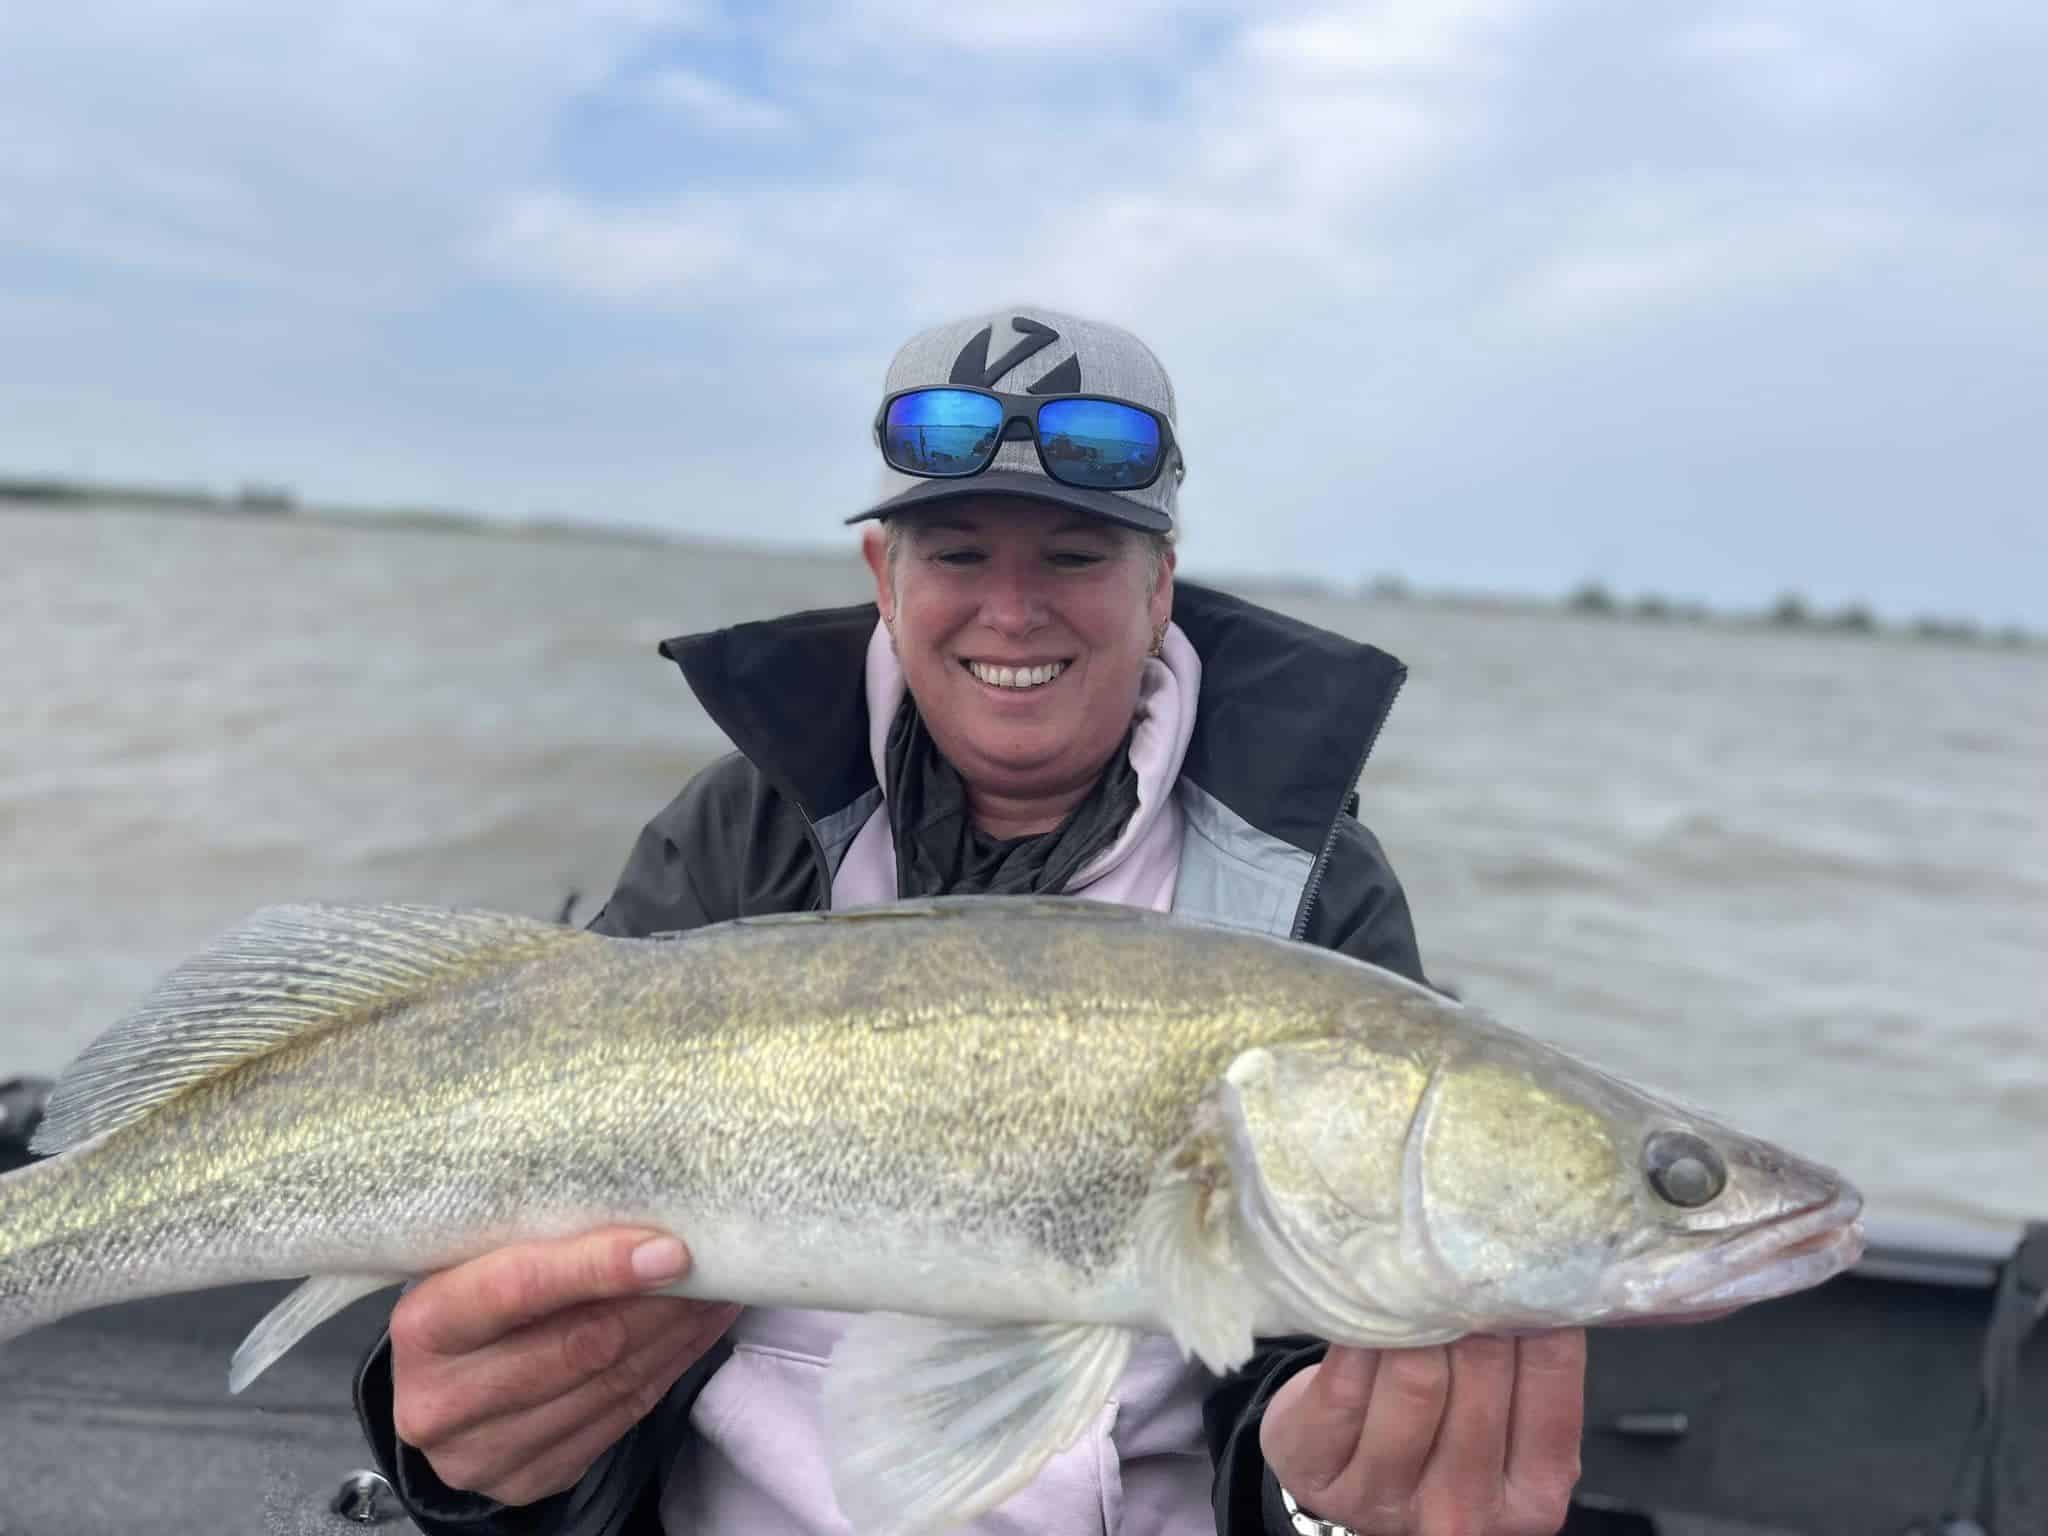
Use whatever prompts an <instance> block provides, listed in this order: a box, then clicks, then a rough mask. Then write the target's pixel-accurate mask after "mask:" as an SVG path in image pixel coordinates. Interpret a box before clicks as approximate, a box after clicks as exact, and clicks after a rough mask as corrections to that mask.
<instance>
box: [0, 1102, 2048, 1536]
mask: <svg viewBox="0 0 2048 1536" xmlns="http://www.w3.org/2000/svg"><path fill="white" fill-rule="evenodd" d="M48 1087H49V1085H48V1083H47V1082H46V1081H44V1080H41V1079H28V1078H16V1079H12V1080H9V1081H6V1082H0V1170H4V1169H5V1168H7V1167H10V1166H19V1165H20V1164H21V1163H23V1162H25V1161H27V1158H28V1154H27V1144H28V1138H29V1136H30V1135H31V1134H32V1132H33V1129H34V1124H35V1121H36V1119H37V1118H38V1117H39V1116H40V1111H41V1104H42V1096H43V1095H44V1094H45V1093H46V1092H47V1091H48ZM290 1289H291V1286H290V1284H288V1283H285V1284H270V1285H249V1286H235V1287H228V1288H224V1289H221V1290H217V1291H206V1292H200V1293H197V1294H194V1295H189V1296H172V1297H163V1298H159V1299H156V1300H152V1301H147V1302H135V1303H129V1304H125V1305H122V1306H115V1307H107V1308H103V1309H101V1310H99V1311H96V1312H89V1313H85V1314H82V1315H80V1316H78V1317H74V1318H70V1319H67V1320H66V1321H65V1322H62V1323H59V1324H57V1325H55V1326H54V1327H51V1328H47V1329H44V1330H41V1331H40V1332H37V1333H32V1334H29V1335H27V1336H26V1337H24V1338H20V1339H15V1340H10V1341H9V1342H8V1343H7V1344H6V1345H4V1346H0V1532H12V1531H23V1532H59V1531H62V1532H73V1531H77V1532H100V1531H104V1532H109V1533H112V1532H122V1531H131V1530H140V1529H144V1528H153V1529H170V1530H178V1531H191V1532H215V1531H218V1532H230V1531H233V1532H241V1531H249V1530H256V1529H261V1530H265V1531H269V1532H289V1533H315V1532H328V1533H333V1532H337V1531H347V1530H360V1529H362V1528H363V1525H364V1524H374V1525H375V1527H376V1528H377V1529H379V1530H382V1531H391V1532H401V1531H410V1530H412V1529H414V1527H413V1526H412V1525H411V1522H409V1521H407V1520H405V1519H404V1518H403V1516H402V1515H401V1514H400V1513H399V1512H398V1511H397V1508H396V1505H395V1503H393V1502H392V1501H391V1500H390V1498H389V1496H388V1494H386V1493H384V1492H383V1491H382V1490H380V1489H379V1488H378V1487H377V1486H376V1480H375V1479H374V1477H373V1475H370V1474H366V1473H365V1472H364V1471H363V1468H364V1463H365V1460H366V1456H367V1452H366V1449H365V1447H364V1444H363V1441H362V1438H361V1435H360V1432H359V1431H358V1429H357V1426H356V1419H355V1413H354V1409H353V1407H352V1406H351V1404H350V1401H349V1389H350V1384H351V1382H352V1380H353V1377H354V1372H355V1367H356V1365H357V1363H358V1362H359V1361H360V1360H361V1358H362V1356H363V1354H364V1353H365V1352H366V1351H367V1350H368V1348H369V1347H370V1345H371V1344H372V1343H373V1342H374V1341H375V1340H376V1339H377V1337H378V1335H379V1334H380V1333H381V1332H382V1329H383V1326H384V1321H385V1318H386V1317H387V1316H388V1315H389V1311H390V1297H389V1295H388V1293H387V1294H380V1295H375V1296H370V1297H366V1298H365V1299H364V1300H363V1301H361V1302H358V1303H357V1304H356V1305H354V1306H352V1307H350V1308H349V1309H348V1310H347V1311H345V1312H344V1313H342V1314H341V1315H340V1316H339V1317H337V1318H336V1319H334V1320H333V1321H332V1322H329V1323H326V1324H324V1325H322V1326H321V1327H320V1328H318V1329H316V1330H314V1332H313V1333H312V1335H311V1336H310V1337H308V1338H307V1339H306V1341H305V1342H303V1343H302V1344H300V1345H299V1346H298V1347H297V1348H295V1349H293V1350H292V1351H291V1352H290V1353H288V1354H286V1355H285V1356H284V1358H283V1359H282V1360H280V1361H279V1362H278V1363H277V1364H276V1365H274V1366H273V1367H271V1369H270V1371H269V1372H268V1373H267V1374H266V1375H265V1376H264V1377H263V1378H262V1379H261V1380H259V1381H258V1382H257V1383H256V1384H255V1385H254V1386H253V1387H251V1388H250V1390H249V1391H248V1392H246V1393H245V1394H243V1395H242V1396H241V1397H230V1396H229V1395H228V1392H227V1385H226V1383H227V1362H228V1358H229V1356H230V1355H232V1354H233V1352H234V1349H235V1346H236V1345H237V1344H239V1343H240V1342H241V1339H242V1336H243V1335H244V1334H245V1333H246V1332H247V1331H248V1329H249V1328H250V1327H251V1326H252V1325H253V1324H254V1323H255V1321H256V1320H257V1319H258V1318H260V1317H262V1316H263V1315H264V1314H265V1313H266V1312H268V1311H269V1309H270V1308H271V1307H272V1306H273V1305H274V1304H275V1303H276V1302H277V1301H279V1300H281V1299H282V1298H283V1297H284V1295H285V1294H286V1293H287V1292H288V1291H289V1290H290ZM2044 1307H2048V1222H2043V1223H2039V1224H2035V1225H2031V1226H2029V1227H2027V1228H2025V1229H2024V1231H2019V1232H2014V1233H2011V1234H2004V1235H1987V1234H1982V1233H1967V1232H1962V1231H1945V1230H1941V1229H1937V1228H1932V1227H1907V1226H1902V1225H1896V1224H1894V1225H1889V1226H1887V1225H1886V1224H1884V1223H1876V1224H1874V1226H1873V1230H1872V1232H1871V1241H1870V1244H1869V1247H1868V1250H1867V1252H1866V1253H1865V1254H1864V1256H1863V1259H1862V1260H1861V1262H1860V1263H1858V1264H1857V1265H1856V1267H1855V1268H1854V1269H1852V1270H1850V1271H1849V1272H1848V1273H1846V1274H1844V1275H1841V1276H1838V1277H1837V1278H1835V1279H1834V1280H1831V1281H1829V1282H1828V1283H1827V1284H1826V1285H1823V1286H1820V1287H1817V1288H1816V1289H1814V1290H1810V1291H1805V1292H1802V1293H1800V1294H1799V1295H1796V1296H1790V1297H1785V1298H1782V1299H1780V1300H1777V1301H1771V1302H1765V1303H1762V1304H1760V1305H1756V1306H1751V1307H1747V1308H1744V1309H1743V1310H1742V1311H1740V1312H1737V1313H1735V1314H1734V1315H1733V1316H1731V1317H1727V1318H1723V1319H1721V1320H1719V1321H1717V1322H1712V1323H1703V1324H1697V1325H1693V1326H1688V1327H1673V1328H1609V1329H1595V1330H1594V1331H1593V1333H1592V1335H1591V1340H1592V1342H1591V1346H1590V1351H1589V1356H1590V1359H1589V1366H1588V1378H1587V1388H1586V1434H1585V1443H1584V1473H1583V1475H1582V1477H1581V1479H1580V1482H1579V1486H1578V1491H1577V1493H1576V1495H1575V1498H1574V1500H1573V1504H1572V1510H1571V1516H1570V1519H1569V1521H1568V1523H1567V1524H1566V1526H1565V1536H2048V1324H2044V1323H2043V1321H2042V1314H2043V1310H2044ZM350 1512H352V1513H350ZM259 1518H260V1519H261V1520H262V1521H263V1522H266V1523H263V1524H260V1525H259V1524H258V1523H257V1521H258V1519H259ZM357 1519H360V1520H361V1522H362V1523H352V1522H353V1521H354V1520H357Z"/></svg>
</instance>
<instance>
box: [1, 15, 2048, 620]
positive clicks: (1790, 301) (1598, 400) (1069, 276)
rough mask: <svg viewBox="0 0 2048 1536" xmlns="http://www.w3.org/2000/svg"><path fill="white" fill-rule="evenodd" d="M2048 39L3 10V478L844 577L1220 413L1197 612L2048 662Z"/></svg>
mask: <svg viewBox="0 0 2048 1536" xmlns="http://www.w3.org/2000/svg"><path fill="white" fill-rule="evenodd" d="M2043 78H2048V8H2044V7H2042V6H2040V5H2039V4H2038V3H2037V0H1944V3H1942V4H1940V5H1906V4H1882V3H1879V4H1873V3H1872V0H1805V3H1802V4H1798V5H1794V4H1790V3H1786V0H1756V3H1748V0H1731V3H1718V0H1700V3H1693V4H1683V5H1661V4H1644V3H1642V0H1381V3H1375V4H1359V5H1348V6H1347V5H1322V4H1309V5H1296V4H1292V3H1286V0H1275V3H1269V4H1261V5H1257V6H1250V5H1224V4H1217V3H1207V0H1194V3H1186V4H1181V3H1170V0H1123V3H1121V4H1114V5H1111V4H1103V3H1101V0H1092V3H1083V0H1033V3H1032V4H1030V5H1028V6H1016V5H1011V6H1000V7H996V6H979V5H962V4H958V3H941V0H843V3H838V4H832V5H824V4H773V3H770V4H749V5H746V6H738V5H730V6H728V5H720V4H717V3H714V0H501V3H496V4H490V3H483V0H431V3H430V0H416V3H399V0H352V3H346V4H339V5H337V4H333V3H325V4H321V5H317V6H314V5H307V4H302V3H299V0H67V3H65V4H62V5H59V4H55V3H48V4H37V3H28V4H23V5H18V6H9V7H5V8H0V473H14V474H59V475H78V476H85V477H91V478H98V479H106V480H147V481H153V482H174V483H190V484H194V485H199V486H207V487H211V488H213V489H216V490H231V489H233V488H234V487H236V486H238V485H240V484H242V483H244V482H251V481H263V482H277V483H283V484H286V485H289V486H292V487H294V488H296V489H297V491H298V493H299V494H300V495H301V496H302V497H303V498H304V499H306V500H309V501H337V502H367V503H403V504H409V505H434V506H451V507H460V508H467V509H472V510H475V511H480V512H483V513H487V514H491V515H497V516H504V517H511V518H526V517H536V516H542V517H550V518H559V519H567V520H574V521H591V522H603V523H624V524H631V525H635V526H648V527H655V528H661V529H666V530H671V531H675V532H679V533H694V534H706V535H715V536H722V537H742V538H748V539H761V540H773V541H788V542H792V543H803V544H818V543H829V542H834V541H848V542H849V543H850V540H851V538H852V535H851V534H849V533H848V532H847V531H846V530H844V529H843V528H842V527H841V525H840V522H841V519H842V518H843V517H844V516H845V515H846V514H847V513H849V512H851V511H853V510H856V509H857V508H858V507H859V506H860V505H862V504H863V503H864V501H865V499H866V498H867V497H868V496H869V493H870V491H871V489H872V487H873V485H874V482H875V456H874V445H873V440H872V437H871V435H870V424H871V421H872V417H873V411H874V407H875V403H876V401H877V399H878V397H879V393H880V388H881V380H882V375H883V370H884V368H885V367H886V364H887V361H888V358H889V354H890V353H891V352H892V351H893V350H894V348H895V347H896V345H897V344H898V343H899V342H900V341H902V340H903V339H904V338H905V337H907V336H908V335H909V334H910V333H912V332H913V331H915V330H918V329H920V328H922V327H924V326H926V325H930V324H934V323H937V322H940V321H943V320H948V319H952V318H955V317H957V316H960V315H964V314H970V313H973V314H986V315H988V316H989V317H990V318H992V319H994V318H997V317H999V316H1000V315H1002V314H1003V312H1004V311H1005V309H1006V307H1010V306H1014V305H1016V304H1018V303H1022V302H1037V303H1042V304H1049V305H1053V306H1056V307H1061V308H1065V309H1069V310H1073V311H1076V312H1079V313H1082V314H1087V315H1091V316H1097V317H1100V318H1102V319H1106V320H1111V321H1115V322H1117V323H1120V324H1123V325H1126V326H1128V327H1130V328H1131V329H1133V330H1136V331H1137V332H1138V333H1139V334H1140V335H1142V336H1144V337H1145V338H1146V339H1147V340H1148V341H1149V342H1150V343H1151V345H1152V346H1153V348H1154V349H1155V351H1157V352H1158V353H1159V355H1160V356H1161V358H1162V359H1163V360H1164V362H1165V363H1166V366H1167V368H1168V369H1169V371H1170V372H1171V373H1172V375H1173V378H1174V382H1175V386H1176V389H1177V392H1178V394H1179V398H1180V402H1181V412H1180V417H1181V419H1180V434H1179V435H1180V437H1181V439H1182V441H1183V442H1184V443H1185V445H1186V448H1187V455H1188V462H1189V466H1190V468H1189V475H1188V479H1187V482H1186V484H1185V486H1184V487H1183V489H1182V502H1181V506H1182V513H1183V516H1184V519H1185V525H1186V536H1185V544H1184V550H1183V556H1182V558H1183V569H1184V570H1188V571H1196V572H1205V573H1221V572H1230V573H1236V574H1241V575H1246V576H1288V575H1307V576H1314V577H1316V578H1319V579H1322V580H1326V581H1334V582H1338V583H1348V582H1352V581H1359V580H1365V579H1369V578H1372V577H1374V576H1376V575H1379V574H1382V573H1398V574H1399V575H1401V576H1402V577H1404V578H1406V579H1407V580H1408V581H1410V582H1411V583H1413V584H1416V585H1418V586H1422V587H1453V588H1460V589H1488V590H1501V591H1511V592H1531V593H1557V592H1562V591H1565V590H1567V589H1569V588H1571V587H1573V586H1575V585H1577V584H1578V583H1580V582H1582V581H1586V580H1598V581H1601V582H1604V583H1606V584H1607V585H1609V586H1610V587H1612V588H1614V589H1616V590H1617V591H1619V592H1621V593H1623V594H1634V593H1638V592H1644V591H1656V592H1659V593H1663V594H1668V595H1673V596H1677V597H1682V598H1692V599H1698V600H1704V601H1707V602H1711V603H1714V604H1717V605H1722V606H1730V607H1740V606H1751V607H1756V606H1762V605H1764V604H1767V603H1768V602H1770V601H1771V600H1772V599H1773V597H1774V596H1775V595H1776V594H1777V593H1778V592H1780V591H1783V590H1788V589H1796V590H1799V591H1801V592H1803V593H1804V594H1806V596H1807V597H1808V598H1809V600H1810V601H1812V602H1814V603H1816V604H1821V605H1832V604H1843V603H1849V602H1861V603H1866V604H1869V605H1871V606H1872V607H1874V608H1875V609H1876V610H1877V611H1878V612H1880V613H1882V614H1885V615H1888V616H1894V617H1900V618H1906V617H1911V616H1915V615H1921V614H1939V615H1944V616H1954V617H1969V618H1974V619H1977V620H1981V621H1985V622H1990V623H2009V622H2021V623H2025V624H2027V625H2029V626H2033V627H2044V626H2048V579H2044V578H2048V502H2044V497H2043V494H2042V489H2041V469H2040V466H2041V460H2042V455H2043V445H2044V444H2048V172H2044V169H2043V161H2042V149H2041V146H2042V145H2043V144H2044V143H2048V93H2044V92H2043V91H2041V90H2040V88H2039V87H2040V82H2041V80H2042V79H2043Z"/></svg>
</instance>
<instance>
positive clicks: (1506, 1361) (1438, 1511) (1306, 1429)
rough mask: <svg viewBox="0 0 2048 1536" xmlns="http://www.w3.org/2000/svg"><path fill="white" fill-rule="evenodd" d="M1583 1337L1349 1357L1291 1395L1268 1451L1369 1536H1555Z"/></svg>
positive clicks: (1572, 1463)
mask: <svg viewBox="0 0 2048 1536" xmlns="http://www.w3.org/2000/svg"><path fill="white" fill-rule="evenodd" d="M1585 1392H1586V1334H1585V1330H1584V1329H1579V1328H1572V1329H1563V1330H1559V1331H1557V1332H1554V1333H1539V1334H1526V1335H1523V1336H1521V1337H1518V1338H1501V1337H1497V1336H1493V1335H1488V1334H1474V1335H1472V1336H1470V1337H1467V1338H1463V1339H1459V1340H1457V1341H1456V1342H1454V1343H1451V1344H1441V1345H1436V1346H1434V1347H1431V1348H1427V1349H1394V1350H1371V1349H1347V1348H1343V1347H1341V1346H1338V1345H1332V1346H1331V1347H1330V1352H1329V1354H1328V1355H1327V1356H1326V1357H1325V1358H1324V1359H1323V1360H1322V1361H1321V1362H1320V1363H1318V1364H1316V1365H1313V1366H1310V1367H1309V1368H1308V1369H1307V1370H1305V1371H1302V1372H1300V1373H1298V1374H1297V1375H1295V1376H1294V1377H1292V1378H1291V1379H1290V1380H1288V1381H1287V1382H1285V1383H1283V1384H1282V1385H1281V1387H1280V1390H1279V1391H1278V1392H1276V1393H1274V1394H1273V1401H1272V1402H1271V1403H1270V1404H1269V1405H1268V1406H1267V1409H1266V1415H1265V1420H1264V1422H1263V1423H1262V1424H1261V1426H1260V1429H1259V1447H1260V1450H1261V1451H1262V1452H1263V1453H1264V1455H1265V1458H1266V1464H1267V1465H1268V1466H1270V1467H1271V1468H1272V1469H1273V1475H1274V1476H1275V1477H1277V1478H1278V1479H1279V1480H1280V1486H1281V1487H1283V1488H1285V1489H1286V1490H1287V1491H1288V1492H1289V1493H1291V1494H1293V1495H1294V1499H1295V1502H1296V1503H1297V1504H1299V1505H1300V1506H1301V1507H1302V1508H1303V1509H1304V1510H1306V1511H1308V1512H1309V1513H1311V1514H1314V1515H1318V1516H1320V1517H1321V1518H1323V1519H1324V1520H1330V1521H1334V1522H1336V1523H1337V1524H1339V1525H1347V1526H1349V1527H1351V1529H1353V1530H1354V1531H1359V1532H1361V1533H1365V1536H1551V1533H1553V1532H1555V1531H1556V1530H1558V1528H1559V1527H1561V1526H1562V1525H1563V1524H1564V1520H1565V1512H1566V1507H1567V1505H1568V1504H1569V1502H1570V1500H1571V1492H1572V1485H1573V1484H1574V1483H1576V1482H1577V1481H1578V1477H1579V1435H1580V1431H1581V1429H1582V1428H1583V1426H1584V1423H1585V1414H1586V1403H1585Z"/></svg>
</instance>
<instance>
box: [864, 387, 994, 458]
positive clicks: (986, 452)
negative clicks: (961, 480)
mask: <svg viewBox="0 0 2048 1536" xmlns="http://www.w3.org/2000/svg"><path fill="white" fill-rule="evenodd" d="M1002 431H1003V407H1002V404H1001V402H1000V401H997V400H992V399H990V398H989V397H988V396H987V395H977V394H975V393H974V392H973V391H972V390H965V389H919V390H913V391H912V392H911V393H910V394H907V395H899V396H897V397H896V398H895V399H894V400H891V401H890V402H889V411H888V414H887V415H886V416H885V417H884V418H883V421H882V457H883V458H884V459H886V460H887V461H888V462H889V464H890V465H891V466H892V467H894V468H896V469H900V470H902V471H903V472H904V473H905V474H910V475H932V476H938V477H944V476H947V475H971V474H974V473H975V472H976V471H977V470H980V469H983V468H985V467H986V466H987V464H988V461H989V460H990V459H992V458H994V457H995V452H996V443H997V440H998V439H999V438H1000V437H1001V436H1002Z"/></svg>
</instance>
